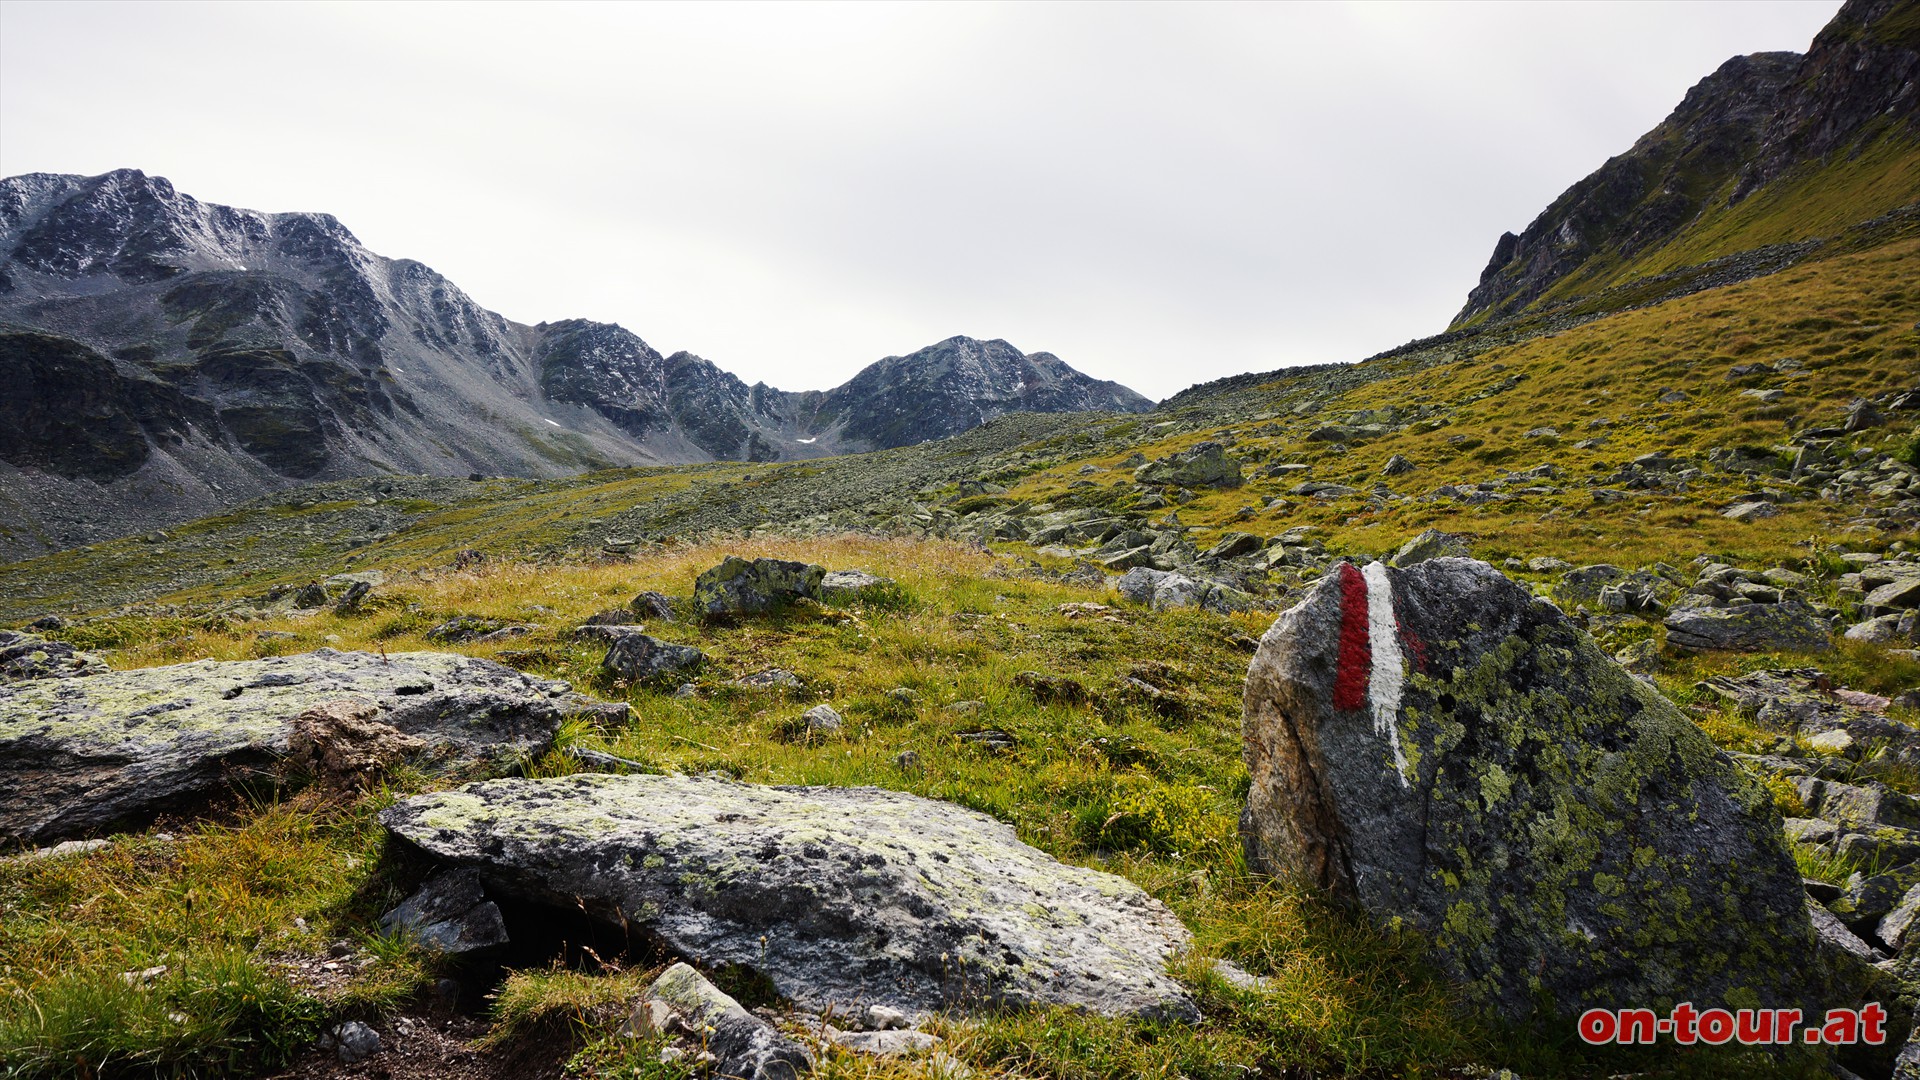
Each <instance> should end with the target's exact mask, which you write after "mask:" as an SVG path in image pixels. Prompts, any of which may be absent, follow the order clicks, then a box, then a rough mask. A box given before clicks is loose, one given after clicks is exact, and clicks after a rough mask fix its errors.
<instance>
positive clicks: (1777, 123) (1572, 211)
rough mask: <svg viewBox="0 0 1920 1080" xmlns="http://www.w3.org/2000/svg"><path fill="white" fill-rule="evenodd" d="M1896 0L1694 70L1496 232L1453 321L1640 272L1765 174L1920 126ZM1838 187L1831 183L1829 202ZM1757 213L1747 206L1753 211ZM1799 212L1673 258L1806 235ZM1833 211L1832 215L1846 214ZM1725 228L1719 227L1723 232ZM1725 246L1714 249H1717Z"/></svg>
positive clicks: (1721, 213) (1884, 206)
mask: <svg viewBox="0 0 1920 1080" xmlns="http://www.w3.org/2000/svg"><path fill="white" fill-rule="evenodd" d="M1915 13H1916V5H1914V4H1912V3H1901V2H1898V0H1849V2H1848V3H1847V4H1846V5H1845V6H1844V7H1842V8H1841V10H1840V12H1839V14H1837V15H1836V16H1835V17H1834V19H1833V20H1832V22H1830V23H1829V24H1828V26H1827V27H1826V28H1825V29H1824V30H1822V31H1821V33H1820V35H1819V36H1818V37H1817V38H1815V40H1814V42H1813V45H1812V47H1811V48H1810V49H1809V51H1808V52H1807V53H1806V54H1805V55H1801V54H1799V53H1791V52H1768V53H1755V54H1753V55H1750V56H1736V57H1734V58H1732V59H1731V60H1728V61H1727V62H1726V63H1724V64H1722V65H1721V66H1720V68H1719V69H1718V70H1716V71H1715V72H1713V73H1712V74H1711V75H1708V76H1707V77H1706V78H1704V79H1702V80H1700V82H1699V83H1697V84H1695V85H1694V87H1693V88H1692V89H1690V90H1689V91H1688V92H1687V95H1686V97H1685V98H1684V99H1682V101H1681V102H1680V104H1679V106H1678V107H1676V108H1675V109H1674V110H1673V112H1672V113H1671V114H1669V115H1668V116H1667V118H1666V119H1664V120H1662V121H1661V122H1660V124H1659V125H1658V126H1656V127H1655V128H1654V129H1653V130H1651V131H1649V132H1648V133H1647V134H1645V135H1643V136H1641V137H1640V138H1639V139H1638V140H1637V141H1636V142H1635V143H1634V145H1633V146H1632V148H1631V149H1629V150H1628V151H1627V152H1626V153H1624V154H1621V155H1619V156H1617V157H1614V158H1611V159H1609V160H1608V161H1607V162H1606V164H1604V165H1602V166H1601V167H1600V168H1599V169H1597V170H1595V171H1594V172H1593V173H1592V174H1591V175H1589V176H1587V177H1586V178H1585V179H1583V180H1581V181H1580V182H1579V183H1577V184H1575V185H1573V186H1572V187H1571V188H1568V189H1567V191H1566V192H1565V193H1563V194H1562V195H1561V196H1560V197H1559V198H1558V199H1555V200H1554V201H1553V203H1552V204H1551V205H1550V206H1548V207H1547V208H1546V210H1544V211H1542V212H1541V214H1540V216H1539V217H1537V218H1535V219H1534V220H1533V222H1532V224H1530V225H1528V226H1527V228H1526V229H1525V230H1524V231H1522V232H1521V233H1519V234H1518V235H1516V234H1514V233H1506V234H1503V235H1502V236H1501V237H1500V239H1499V240H1498V241H1497V242H1496V243H1495V245H1494V251H1493V257H1492V259H1491V260H1490V261H1489V262H1488V264H1487V267H1486V270H1485V271H1483V272H1482V274H1481V275H1480V281H1479V284H1478V285H1476V286H1475V287H1474V288H1473V290H1472V291H1471V292H1469V293H1468V296H1467V302H1466V305H1465V306H1464V307H1462V308H1461V310H1460V313H1459V314H1458V315H1456V316H1455V318H1454V323H1455V325H1456V326H1458V325H1461V324H1464V323H1468V322H1473V321H1477V320H1481V319H1486V318H1502V317H1506V316H1509V315H1513V314H1516V313H1518V312H1520V311H1522V310H1524V309H1527V308H1529V307H1531V306H1533V305H1536V304H1537V303H1539V302H1541V301H1543V300H1549V301H1551V300H1557V299H1571V298H1572V296H1573V295H1574V294H1575V293H1576V292H1577V291H1579V290H1578V288H1577V287H1578V286H1589V287H1590V288H1592V289H1594V290H1597V289H1599V288H1604V287H1606V286H1607V285H1614V284H1621V283H1623V282H1625V281H1629V280H1632V279H1633V278H1635V277H1636V276H1640V275H1639V274H1636V272H1635V267H1636V266H1638V265H1647V266H1650V267H1651V268H1652V269H1651V271H1648V272H1661V271H1664V270H1667V269H1672V268H1673V266H1671V265H1668V264H1671V263H1674V262H1675V261H1676V260H1674V259H1671V258H1665V257H1664V256H1663V257H1661V258H1660V259H1658V260H1655V259H1654V256H1656V255H1657V254H1658V253H1660V252H1662V251H1663V250H1665V249H1668V248H1669V246H1670V245H1674V244H1676V243H1678V242H1680V241H1682V240H1684V239H1685V238H1686V237H1687V236H1689V235H1690V234H1691V233H1692V232H1693V231H1696V230H1698V229H1701V228H1704V227H1706V226H1707V225H1709V224H1710V223H1711V222H1713V221H1715V220H1718V219H1720V218H1723V217H1725V216H1726V215H1728V214H1729V213H1730V212H1732V211H1733V210H1735V208H1737V207H1739V206H1740V204H1741V203H1742V202H1744V201H1745V200H1747V199H1749V198H1750V197H1751V196H1753V195H1755V194H1757V193H1758V192H1760V191H1761V190H1762V189H1764V188H1766V187H1767V186H1768V185H1770V184H1774V183H1793V182H1805V183H1814V184H1816V185H1817V184H1818V183H1819V182H1820V181H1821V179H1822V178H1821V177H1820V176H1819V175H1817V174H1818V173H1819V172H1820V171H1821V170H1823V169H1825V168H1827V167H1828V166H1831V165H1835V164H1837V163H1843V162H1845V161H1850V160H1853V159H1854V158H1856V157H1858V156H1859V155H1860V154H1862V153H1864V152H1865V151H1866V149H1867V148H1869V147H1871V146H1875V145H1879V144H1880V143H1881V142H1882V141H1883V140H1887V139H1895V140H1900V141H1901V145H1902V146H1910V145H1911V143H1912V141H1913V140H1914V139H1915V138H1916V137H1920V91H1916V88H1915V85H1916V78H1917V77H1920V16H1916V14H1915ZM1880 188H1881V189H1882V190H1880V191H1879V192H1878V193H1870V194H1867V195H1859V194H1857V193H1855V194H1854V198H1855V200H1856V201H1859V203H1860V209H1859V211H1858V212H1857V216H1856V217H1855V219H1854V220H1859V221H1864V220H1866V219H1868V218H1871V217H1874V216H1876V215H1877V214H1879V213H1884V212H1886V211H1887V210H1890V209H1893V208H1895V207H1897V206H1899V205H1900V204H1901V203H1902V202H1906V201H1911V197H1912V196H1913V195H1914V194H1920V193H1914V192H1911V191H1907V192H1906V194H1905V195H1904V196H1903V194H1902V189H1903V188H1911V182H1910V181H1906V182H1902V181H1900V180H1899V179H1898V177H1893V178H1892V180H1891V182H1890V184H1883V185H1880ZM1847 194H1848V193H1847V192H1846V191H1844V190H1840V191H1836V192H1835V193H1834V194H1833V195H1831V196H1830V197H1829V201H1830V202H1840V201H1841V200H1842V199H1843V198H1845V197H1846V195H1847ZM1758 216H1759V215H1758V214H1757V213H1755V214H1753V215H1751V217H1756V218H1757V217H1758ZM1815 220H1817V219H1816V218H1812V217H1803V218H1798V219H1794V220H1791V221H1787V222H1775V223H1766V222H1761V223H1759V226H1758V227H1754V228H1750V229H1749V230H1747V231H1746V233H1745V234H1744V237H1742V234H1740V233H1739V232H1737V231H1736V232H1735V233H1734V235H1735V236H1736V237H1742V238H1739V239H1735V240H1733V241H1725V240H1721V241H1716V243H1715V244H1713V245H1708V244H1704V243H1703V244H1701V245H1699V246H1700V247H1701V248H1702V250H1701V251H1700V252H1699V253H1692V252H1688V253H1687V255H1685V256H1684V257H1682V258H1681V259H1680V260H1679V261H1680V263H1681V264H1683V265H1684V264H1685V263H1686V262H1697V261H1704V260H1705V259H1710V258H1715V257H1719V256H1724V255H1731V254H1734V253H1735V252H1736V251H1738V250H1743V247H1742V246H1735V247H1731V248H1729V247H1727V244H1728V243H1733V244H1735V245H1744V246H1754V247H1757V246H1761V245H1763V244H1765V243H1769V242H1778V241H1782V240H1788V241H1797V240H1803V239H1806V238H1807V236H1806V235H1805V230H1806V229H1807V228H1809V227H1811V226H1810V225H1809V224H1807V222H1811V221H1815ZM1851 223H1852V222H1851V221H1847V222H1842V223H1841V224H1842V225H1845V224H1851ZM1723 231H1726V230H1723ZM1722 248H1724V250H1722Z"/></svg>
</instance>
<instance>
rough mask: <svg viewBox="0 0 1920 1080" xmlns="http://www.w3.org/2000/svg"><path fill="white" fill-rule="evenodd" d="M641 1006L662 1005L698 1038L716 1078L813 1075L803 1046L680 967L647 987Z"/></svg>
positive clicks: (773, 1079)
mask: <svg viewBox="0 0 1920 1080" xmlns="http://www.w3.org/2000/svg"><path fill="white" fill-rule="evenodd" d="M646 1002H659V1003H660V1004H663V1005H665V1006H666V1007H667V1008H668V1010H670V1011H671V1012H672V1014H673V1016H674V1018H675V1020H677V1021H678V1024H677V1026H678V1027H680V1028H681V1029H682V1030H685V1031H687V1032H689V1033H693V1032H698V1033H700V1034H701V1036H702V1038H701V1042H702V1043H704V1045H705V1048H706V1051H707V1052H708V1053H710V1054H712V1055H713V1056H714V1058H715V1061H714V1064H713V1071H714V1075H716V1076H723V1077H739V1078H740V1080H794V1078H795V1077H799V1076H804V1075H806V1074H807V1073H808V1072H811V1071H812V1070H813V1055H812V1054H810V1053H808V1052H807V1049H806V1048H805V1047H803V1046H801V1045H800V1044H799V1043H796V1042H794V1041H793V1040H792V1039H789V1038H787V1037H786V1036H785V1035H782V1034H780V1033H779V1032H778V1031H776V1030H774V1028H773V1025H771V1024H769V1023H767V1022H766V1021H765V1020H762V1019H760V1018H759V1017H757V1016H755V1015H753V1014H752V1013H750V1012H748V1011H747V1010H745V1009H743V1008H741V1007H740V1003H739V1002H737V1001H735V1000H733V999H732V998H730V997H728V996H727V995H726V994H725V993H723V992H722V991H721V990H720V988H719V987H717V986H715V985H713V984H712V983H710V982H708V981H707V979H706V977H705V976H703V975H701V974H700V973H699V972H697V971H695V970H693V969H692V968H690V967H688V966H687V965H685V964H675V965H673V966H672V967H670V968H668V969H667V970H665V971H663V972H661V973H660V976H659V977H658V978H656V979H654V980H653V982H652V983H651V984H650V985H649V986H648V987H647V996H646ZM643 1004H644V1003H643ZM709 1029H711V1030H710V1031H709Z"/></svg>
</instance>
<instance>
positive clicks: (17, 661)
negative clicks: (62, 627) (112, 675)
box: [0, 630, 107, 682]
mask: <svg viewBox="0 0 1920 1080" xmlns="http://www.w3.org/2000/svg"><path fill="white" fill-rule="evenodd" d="M106 670H107V662H106V661H105V660H102V659H100V658H99V657H98V656H95V655H94V654H92V653H90V652H83V651H81V650H79V649H76V648H74V647H73V646H71V645H69V644H67V643H66V642H64V641H52V640H49V639H47V638H43V637H41V636H40V635H39V634H25V633H20V632H18V631H14V630H0V682H14V681H16V680H20V679H71V678H75V677H78V676H82V675H99V674H101V673H102V672H105V671H106Z"/></svg>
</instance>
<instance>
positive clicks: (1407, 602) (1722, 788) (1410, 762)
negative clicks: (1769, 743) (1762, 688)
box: [1241, 558, 1839, 1017]
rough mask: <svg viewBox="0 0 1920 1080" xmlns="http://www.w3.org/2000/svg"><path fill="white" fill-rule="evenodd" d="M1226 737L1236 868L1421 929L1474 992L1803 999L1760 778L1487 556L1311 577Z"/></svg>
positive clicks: (1790, 902)
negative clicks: (1236, 734)
mask: <svg viewBox="0 0 1920 1080" xmlns="http://www.w3.org/2000/svg"><path fill="white" fill-rule="evenodd" d="M1244 734H1245V751H1246V757H1247V765H1248V768H1249V771H1250V772H1251V774H1252V785H1251V790H1250V792H1249V795H1248V803H1247V807H1246V811H1245V813H1244V814H1243V816H1242V818H1241V835H1242V838H1243V841H1244V843H1245V846H1246V854H1247V861H1248V863H1249V865H1250V866H1252V867H1253V868H1255V869H1256V870H1259V871H1262V872H1265V873H1268V874H1273V875H1276V876H1281V877H1285V878H1289V879H1296V880H1301V881H1304V882H1306V883H1307V884H1309V885H1311V886H1313V887H1316V888H1318V889H1320V890H1323V891H1325V892H1326V893H1329V894H1331V895H1333V896H1335V897H1341V898H1346V899H1348V900H1351V901H1354V902H1357V903H1358V904H1359V905H1360V906H1361V907H1362V908H1364V909H1365V910H1366V911H1368V912H1370V913H1371V914H1372V915H1374V916H1375V917H1376V918H1378V919H1379V920H1380V921H1382V922H1383V923H1386V924H1388V925H1407V926H1411V927H1413V928H1415V929H1417V930H1419V931H1422V932H1423V933H1425V934H1426V935H1428V936H1430V938H1431V940H1432V943H1433V946H1434V955H1435V957H1436V959H1437V961H1438V963H1439V964H1440V965H1441V967H1442V968H1443V969H1444V970H1446V971H1448V972H1449V973H1451V974H1452V975H1453V976H1454V977H1455V978H1457V979H1458V980H1459V981H1460V982H1461V983H1462V984H1463V985H1464V986H1465V988H1466V990H1467V993H1468V996H1469V997H1470V998H1471V999H1473V1000H1474V1001H1476V1002H1478V1003H1481V1004H1483V1005H1486V1006H1488V1007H1491V1008H1494V1009H1497V1010H1498V1011H1499V1012H1501V1013H1504V1014H1506V1015H1508V1016H1513V1017H1521V1016H1526V1015H1528V1014H1530V1013H1532V1012H1534V1011H1535V1010H1536V1009H1537V1008H1538V1007H1540V1006H1541V1005H1543V1004H1544V1005H1546V1006H1547V1007H1548V1008H1549V1009H1550V1010H1552V1011H1556V1012H1560V1013H1578V1012H1579V1011H1581V1010H1583V1009H1585V1008H1587V1007H1590V1006H1604V1007H1610V1008H1619V1007H1626V1006H1645V1007H1654V1008H1658V1007H1664V1006H1671V1005H1673V1004H1675V1003H1677V1002H1681V1001H1692V1002H1695V1003H1696V1004H1698V1003H1702V1002H1711V1003H1715V1004H1720V1003H1725V1004H1729V1005H1731V1004H1734V1003H1742V1004H1776V1003H1778V1004H1786V1005H1793V1006H1798V1007H1804V1008H1811V1007H1812V1005H1813V1004H1814V999H1815V998H1817V997H1818V996H1819V991H1820V988H1816V987H1812V986H1810V985H1809V984H1808V983H1809V980H1810V979H1811V978H1812V977H1811V976H1809V975H1807V974H1806V973H1807V972H1809V971H1811V970H1813V969H1814V965H1815V961H1816V956H1817V950H1818V946H1817V944H1816V938H1815V935H1814V932H1813V927H1812V926H1811V924H1810V923H1809V921H1808V917H1807V913H1806V910H1805V901H1804V898H1803V891H1802V886H1801V881H1800V875H1799V873H1798V871H1797V870H1796V868H1795V866H1794V862H1793V859H1792V858H1791V857H1790V856H1789V854H1788V852H1787V848H1786V846H1785V843H1784V841H1783V839H1782V834H1781V823H1780V818H1779V815H1778V814H1777V813H1776V812H1775V811H1774V809H1773V806H1772V803H1771V801H1770V800H1769V797H1768V794H1767V792H1766V791H1765V790H1764V789H1763V788H1761V787H1760V786H1759V785H1758V784H1756V783H1755V782H1753V781H1752V780H1750V779H1748V778H1747V777H1746V776H1745V775H1744V774H1742V773H1741V772H1739V771H1738V770H1737V769H1736V768H1735V767H1734V766H1733V765H1732V764H1731V763H1730V762H1729V761H1728V760H1727V759H1726V758H1725V757H1724V756H1723V755H1721V754H1720V753H1719V752H1718V751H1717V750H1716V749H1715V748H1714V746H1713V744H1712V743H1711V742H1709V741H1708V740H1707V737H1706V736H1705V735H1704V734H1703V733H1702V732H1701V731H1700V729H1699V728H1697V727H1695V726H1694V725H1693V724H1692V723H1690V722H1689V721H1688V720H1687V719H1686V718H1685V717H1684V716H1683V715H1681V714H1680V713H1679V711H1678V710H1676V709H1675V708H1674V707H1673V705H1671V704H1670V703H1669V702H1667V701H1666V700H1665V699H1664V698H1662V697H1660V695H1659V694H1658V693H1656V692H1655V691H1653V690H1652V689H1650V688H1649V687H1647V686H1645V685H1643V684H1642V683H1640V682H1639V681H1638V680H1636V679H1634V678H1633V677H1632V676H1630V675H1628V674H1627V673H1626V672H1625V671H1623V670H1621V668H1620V667H1619V665H1617V664H1615V663H1614V662H1613V661H1612V660H1611V659H1610V658H1609V657H1607V656H1606V654H1605V653H1603V652H1602V651H1601V650H1600V648H1599V647H1598V646H1597V645H1595V644H1594V642H1593V640H1592V639H1591V638H1589V637H1588V636H1587V635H1586V634H1585V633H1584V632H1583V631H1581V630H1580V629H1579V628H1578V627H1576V626H1575V625H1574V624H1573V623H1572V622H1571V621H1570V620H1568V619H1567V618H1566V617H1565V616H1564V615H1562V614H1561V613H1560V611H1559V610H1558V609H1557V608H1555V607H1553V606H1552V605H1550V604H1548V603H1545V602H1544V601H1536V600H1535V599H1534V598H1533V597H1532V596H1531V595H1530V594H1529V593H1528V592H1527V590H1525V589H1524V588H1522V587H1521V586H1519V585H1517V584H1515V583H1514V582H1512V581H1509V580H1508V579H1507V578H1505V577H1504V576H1502V575H1501V574H1500V573H1499V572H1498V571H1496V570H1494V569H1493V568H1492V567H1490V566H1488V565H1486V564H1485V563H1481V562H1477V561H1474V560H1470V559H1457V558H1441V559H1434V560H1430V561H1427V562H1422V563H1419V564H1416V565H1414V566H1411V567H1408V568H1405V569H1390V568H1388V567H1387V566H1385V565H1383V564H1380V563H1374V564H1371V565H1369V566H1368V567H1367V568H1366V569H1365V570H1361V569H1359V568H1357V567H1354V566H1352V565H1350V564H1343V565H1342V566H1341V567H1339V568H1338V569H1337V570H1336V571H1335V572H1334V573H1330V574H1328V575H1327V576H1326V577H1325V578H1324V579H1323V580H1322V581H1321V582H1320V583H1319V584H1318V585H1317V586H1315V587H1314V589H1313V590H1312V592H1310V593H1309V594H1308V595H1307V597H1306V599H1305V600H1304V601H1303V602H1301V603H1300V604H1299V605H1298V606H1296V607H1294V608H1292V609H1290V610H1288V611H1286V612H1285V613H1283V614H1282V615H1281V616H1280V618H1279V619H1278V620H1277V621H1276V622H1275V623H1274V624H1273V626H1272V628H1271V629H1269V630H1268V631H1267V633H1266V636H1265V638H1264V639H1263V640H1262V641H1261V644H1260V649H1259V651H1258V653H1257V654H1256V655H1255V657H1254V660H1253V665H1252V668H1251V669H1250V670H1249V672H1248V675H1247V690H1246V703H1245V713H1244ZM1838 1003H1839V1002H1838V1001H1837V1000H1836V1001H1831V1002H1823V1003H1822V1005H1821V1007H1822V1008H1824V1007H1825V1006H1826V1004H1838Z"/></svg>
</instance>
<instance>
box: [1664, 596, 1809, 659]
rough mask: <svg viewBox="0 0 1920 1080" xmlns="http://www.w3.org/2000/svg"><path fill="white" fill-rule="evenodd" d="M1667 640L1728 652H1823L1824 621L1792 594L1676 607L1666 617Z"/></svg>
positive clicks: (1683, 644)
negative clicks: (1747, 601) (1761, 600)
mask: <svg viewBox="0 0 1920 1080" xmlns="http://www.w3.org/2000/svg"><path fill="white" fill-rule="evenodd" d="M1666 624H1667V644H1669V645H1678V646H1681V647H1682V648H1688V649H1722V650H1728V651H1733V652H1770V651H1772V650H1775V649H1789V650H1792V651H1795V652H1826V651H1828V650H1830V649H1832V648H1833V641H1832V639H1831V638H1829V637H1828V631H1827V625H1826V623H1824V622H1821V621H1820V618H1819V617H1818V616H1816V615H1815V614H1814V613H1813V609H1812V608H1809V607H1808V606H1807V605H1805V604H1803V603H1801V602H1800V601H1798V600H1783V601H1781V602H1780V603H1777V604H1743V605H1741V606H1739V607H1727V608H1715V607H1680V608H1675V609H1674V610H1673V611H1672V613H1670V614H1669V615H1668V616H1667V618H1666Z"/></svg>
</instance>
